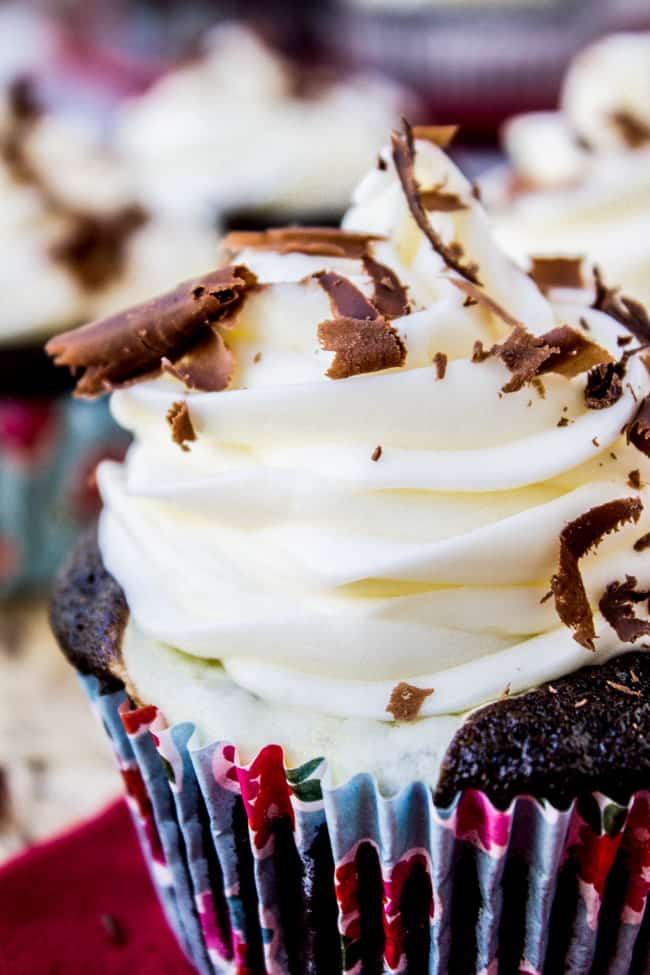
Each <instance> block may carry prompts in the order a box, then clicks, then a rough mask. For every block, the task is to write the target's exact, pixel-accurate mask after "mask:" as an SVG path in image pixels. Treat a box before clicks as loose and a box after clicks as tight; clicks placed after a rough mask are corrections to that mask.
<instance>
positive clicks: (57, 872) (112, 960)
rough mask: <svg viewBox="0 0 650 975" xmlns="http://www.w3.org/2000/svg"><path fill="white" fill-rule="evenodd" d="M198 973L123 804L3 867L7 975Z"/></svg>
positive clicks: (1, 969)
mask: <svg viewBox="0 0 650 975" xmlns="http://www.w3.org/2000/svg"><path fill="white" fill-rule="evenodd" d="M134 972H137V973H138V975H196V973H195V972H194V969H193V968H192V967H191V966H190V965H189V963H188V962H187V961H186V960H185V958H184V956H183V954H182V953H181V950H180V948H179V947H178V946H177V944H176V941H175V939H174V936H173V934H172V933H171V931H170V930H169V928H168V927H167V924H166V923H165V920H164V918H163V915H162V912H161V909H160V907H159V905H158V901H157V900H156V895H155V893H154V890H153V888H152V885H151V880H150V879H149V874H148V872H147V868H146V866H145V863H144V860H143V858H142V854H141V853H140V849H139V846H138V841H137V838H136V835H135V832H134V829H133V825H132V823H131V819H130V816H129V812H128V810H127V808H126V804H125V803H124V802H123V801H120V802H116V803H114V804H113V805H112V806H109V808H108V809H107V810H106V811H105V812H103V813H101V814H100V815H99V816H97V817H96V818H95V819H93V820H91V821H90V822H88V823H85V824H84V825H83V826H81V827H80V828H79V829H76V830H74V831H73V832H70V833H67V834H65V835H64V836H62V837H60V838H59V839H55V840H53V841H51V842H49V843H45V844H43V845H41V846H37V847H34V848H33V849H32V850H29V851H28V852H27V853H24V854H22V855H21V856H19V857H18V858H17V859H15V860H13V861H12V862H11V863H9V864H8V865H7V866H5V867H3V868H2V869H0V975H91V973H92V975H133V973H134Z"/></svg>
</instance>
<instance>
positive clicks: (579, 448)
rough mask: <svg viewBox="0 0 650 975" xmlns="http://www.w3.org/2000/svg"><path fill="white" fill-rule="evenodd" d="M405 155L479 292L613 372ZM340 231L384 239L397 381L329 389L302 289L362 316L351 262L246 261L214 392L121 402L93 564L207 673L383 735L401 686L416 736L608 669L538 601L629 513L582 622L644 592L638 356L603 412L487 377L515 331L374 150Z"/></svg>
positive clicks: (319, 303) (420, 148)
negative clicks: (609, 517) (177, 436)
mask: <svg viewBox="0 0 650 975" xmlns="http://www.w3.org/2000/svg"><path fill="white" fill-rule="evenodd" d="M415 147H416V176H417V179H418V181H419V184H420V187H421V188H422V189H423V190H426V189H431V188H433V187H438V188H440V187H442V190H440V189H439V191H440V192H444V193H445V194H446V195H447V197H454V198H456V199H457V200H458V201H460V203H461V206H462V208H460V209H459V208H458V207H456V206H452V208H451V209H448V210H447V212H440V211H438V210H436V211H432V212H430V213H429V214H428V217H429V219H430V221H431V226H432V228H434V229H435V231H436V232H437V234H438V236H439V238H441V239H442V240H443V241H444V242H445V243H446V244H447V245H449V244H452V243H454V242H456V243H459V244H460V245H461V246H462V248H463V249H464V254H465V258H466V259H468V260H471V261H473V262H476V263H477V264H478V274H479V276H480V280H481V282H482V285H483V289H484V292H485V293H486V294H487V295H489V296H490V297H491V298H492V299H493V300H494V301H496V302H498V303H499V304H500V305H501V306H502V307H503V308H505V309H507V311H508V312H509V314H510V315H511V316H513V317H514V318H516V319H519V320H520V321H521V322H523V323H525V325H526V327H527V328H528V329H529V331H530V332H533V333H535V334H537V335H539V334H542V333H544V332H547V331H548V330H549V329H551V328H553V327H555V326H556V325H565V324H568V325H570V326H572V327H573V328H574V329H575V330H576V331H578V332H580V333H581V334H584V335H585V336H587V337H588V338H589V339H591V340H592V341H593V342H597V343H598V344H599V345H601V346H602V347H604V348H605V349H607V350H608V351H609V353H610V354H611V356H612V358H614V359H618V358H619V357H620V355H621V348H620V347H619V345H618V343H617V338H618V337H619V336H620V337H622V339H623V341H624V342H627V341H628V339H629V336H628V334H627V333H626V332H625V329H624V328H623V327H622V326H620V325H619V324H618V323H617V322H616V321H614V320H613V319H611V318H609V317H608V316H606V315H604V314H603V313H602V312H599V311H595V310H592V309H589V308H588V305H589V302H590V297H591V296H590V294H589V293H588V292H586V291H568V290H564V291H562V292H554V295H553V296H554V297H556V298H561V299H562V303H557V302H553V303H551V302H550V301H549V300H547V298H546V297H545V296H544V295H543V294H542V293H541V292H540V291H539V290H538V288H537V286H536V285H535V283H534V282H533V281H532V280H531V279H530V278H529V277H528V276H527V275H526V274H524V273H523V272H522V271H521V270H519V268H518V267H516V266H515V265H514V264H513V263H512V262H511V261H510V260H509V259H508V258H507V257H506V256H505V255H504V254H503V252H502V251H501V250H500V249H499V247H498V246H497V245H496V243H495V241H494V239H493V236H492V232H491V229H490V225H489V221H488V218H487V216H486V214H485V212H484V211H483V208H482V207H481V205H480V204H479V203H478V202H477V200H476V199H475V197H474V196H473V194H472V188H471V186H470V184H469V183H468V182H467V181H466V180H465V178H464V177H463V176H462V175H461V174H460V172H459V171H458V170H457V169H456V168H455V167H454V166H453V165H452V164H451V162H450V161H449V159H448V158H447V157H446V155H445V154H444V152H443V151H442V150H441V149H439V148H438V147H437V146H435V145H434V144H432V143H431V142H429V141H420V140H418V141H417V142H416V143H415ZM344 227H345V228H346V229H347V230H349V231H360V232H364V233H369V234H376V235H378V236H379V237H380V238H382V239H380V240H378V241H376V242H374V243H372V244H371V245H370V248H369V249H370V251H371V252H372V255H373V257H374V258H375V260H376V261H378V262H380V263H382V264H384V265H386V266H387V267H388V268H390V269H391V271H392V272H393V273H394V274H396V275H397V277H398V279H399V281H400V282H401V283H402V284H403V285H405V286H407V288H408V295H409V299H410V303H411V311H410V314H407V315H404V316H402V317H399V318H395V319H393V320H392V323H391V324H392V326H393V327H394V328H395V329H396V330H397V331H398V333H399V336H400V337H401V339H402V340H403V342H404V345H405V346H406V350H407V351H406V360H405V362H404V364H403V366H401V367H398V368H393V369H388V370H384V371H380V372H374V373H366V374H363V375H357V376H352V377H349V378H345V379H340V380H331V379H329V378H327V376H326V375H325V374H326V371H327V370H328V368H329V367H330V366H331V363H332V359H333V354H332V353H331V352H327V351H325V350H324V349H323V348H322V347H321V346H320V344H319V341H318V325H319V323H321V322H323V321H324V320H326V319H330V318H331V317H332V310H331V307H330V300H329V297H328V295H327V294H326V292H325V290H324V288H323V286H322V284H321V283H320V282H319V280H317V279H315V278H314V277H313V275H314V274H315V273H316V272H319V271H322V270H324V269H327V270H330V271H335V272H337V273H338V274H339V275H343V276H345V277H347V278H349V279H350V280H351V281H352V282H353V283H354V284H355V285H356V286H357V287H358V288H359V289H361V290H362V291H363V293H364V294H365V295H366V296H368V297H372V295H373V293H374V286H375V284H374V282H373V281H372V280H371V278H370V277H369V276H368V274H367V271H366V269H365V268H364V265H363V263H362V261H361V260H360V259H352V258H345V257H324V256H316V255H313V254H311V255H308V254H303V253H286V254H281V253H279V252H278V251H273V250H263V249H257V248H254V247H249V248H246V247H244V248H243V249H241V250H240V251H239V252H238V253H237V254H236V258H234V259H235V260H236V262H237V263H238V264H244V265H246V266H247V267H248V268H249V269H250V270H251V271H253V272H254V274H255V275H256V276H257V279H258V286H257V287H256V288H255V289H253V291H252V292H251V293H249V294H248V295H247V296H246V299H245V301H244V302H243V305H242V308H241V311H240V312H239V317H238V318H237V320H236V322H235V323H234V327H233V328H232V329H230V330H229V331H228V334H227V341H228V344H229V346H230V347H231V349H232V350H233V352H234V356H235V361H236V372H235V375H234V376H233V379H232V382H231V384H230V386H229V388H228V389H226V390H224V391H222V392H218V393H200V392H188V391H187V390H185V389H184V388H183V387H182V385H181V384H180V383H179V382H178V381H176V380H174V379H172V378H170V377H168V376H164V377H162V378H159V379H156V380H153V381H147V382H141V383H139V384H137V385H134V386H133V387H131V388H128V389H124V390H121V391H119V392H117V393H115V394H114V395H113V399H112V408H113V411H114V414H115V416H116V417H117V419H118V420H119V422H120V423H121V424H122V425H124V426H125V427H126V428H128V429H129V430H132V431H133V433H134V435H135V442H134V445H133V447H132V448H131V450H130V452H129V455H128V457H127V460H126V462H125V463H124V464H123V465H115V464H106V465H104V466H103V467H102V468H101V471H100V487H101V491H102V496H103V499H104V505H105V507H104V512H103V515H102V519H101V525H100V545H101V550H102V555H103V558H104V560H105V563H106V565H107V567H108V569H109V571H110V572H111V573H113V574H114V575H115V577H116V578H117V579H118V580H119V582H120V583H121V584H122V586H123V587H124V589H125V592H126V595H127V598H128V602H129V606H130V608H131V611H132V615H133V620H134V622H135V624H136V625H137V627H138V629H139V630H140V631H142V632H144V633H145V634H146V635H148V636H150V637H153V638H154V639H156V640H159V641H163V642H165V643H169V644H172V645H173V646H176V647H178V648H180V649H181V650H183V651H185V652H187V653H188V654H191V655H195V656H198V657H206V658H213V659H219V660H221V661H222V663H223V666H224V668H225V670H226V671H227V673H228V675H229V676H230V677H231V678H232V679H233V680H234V681H235V682H236V683H237V684H238V685H239V686H241V687H242V688H245V689H248V690H250V691H252V692H253V693H254V694H257V695H259V696H260V697H262V698H265V699H266V700H268V701H271V702H276V703H278V704H281V705H285V706H288V707H292V706H298V707H303V708H310V709H313V710H315V711H319V712H322V713H326V714H333V715H341V716H346V717H347V716H358V717H367V718H374V719H378V720H389V719H390V716H389V715H388V714H387V713H386V706H387V704H388V702H389V699H390V695H391V691H392V689H393V687H394V686H395V684H396V683H397V682H399V681H406V682H408V683H411V684H413V685H415V686H418V687H420V688H433V689H434V693H433V694H431V695H429V696H428V697H426V699H425V700H424V703H423V705H422V708H421V711H420V714H421V716H427V715H437V714H447V713H451V712H461V711H464V710H466V709H468V708H471V707H472V706H475V705H477V704H479V703H481V702H484V701H487V700H489V699H492V698H495V697H498V696H499V695H500V694H501V693H502V692H503V691H504V689H506V688H509V689H510V690H511V691H512V692H516V691H520V690H523V689H525V688H529V687H531V686H534V685H536V684H538V683H539V682H540V681H541V680H543V679H545V678H550V677H555V676H557V675H560V674H562V673H566V672H569V671H571V670H573V669H576V668H578V667H579V666H581V665H583V664H585V663H588V662H592V661H593V660H594V659H596V660H599V659H604V658H606V657H607V656H608V655H611V654H612V653H614V652H617V651H619V650H620V649H621V641H620V640H619V639H618V637H617V636H616V634H615V633H614V632H613V630H612V629H610V627H609V626H608V625H607V624H606V623H605V622H604V620H603V619H602V618H601V617H600V616H599V615H598V614H597V613H596V631H597V639H596V652H595V654H591V653H589V652H588V651H586V650H585V649H584V648H583V647H581V646H579V645H578V644H577V643H576V642H575V641H574V640H573V639H572V633H571V631H570V630H569V629H568V628H566V627H565V626H563V625H562V624H561V623H560V621H559V619H558V616H557V614H556V612H555V608H554V605H553V601H552V600H546V601H543V597H544V595H545V594H546V593H547V591H548V589H549V583H550V579H551V577H552V575H553V573H554V572H555V571H556V569H557V563H558V554H559V535H560V532H561V530H562V528H563V527H564V525H565V524H566V523H567V522H569V521H571V520H572V519H574V518H576V517H578V516H579V515H580V514H582V513H583V512H585V511H586V510H588V509H590V508H592V507H594V506H596V505H599V504H603V503H605V502H607V501H609V500H612V499H615V498H621V497H630V496H634V495H640V496H642V497H643V499H644V500H645V501H646V511H644V513H643V514H642V517H641V520H640V521H639V523H638V524H637V525H635V526H631V527H626V528H623V529H622V530H621V531H619V532H617V533H615V534H612V535H611V536H610V537H608V538H606V539H605V540H604V541H603V542H602V544H601V545H600V547H599V548H598V550H597V552H596V553H595V554H593V555H590V556H588V557H586V558H585V559H584V560H583V563H582V568H583V576H584V580H585V585H586V589H587V593H588V595H589V598H590V600H591V603H592V606H594V607H597V604H598V599H599V597H600V596H601V594H602V593H603V591H604V589H605V587H606V585H607V584H608V583H610V582H611V581H612V580H615V579H624V578H625V576H626V574H630V575H634V576H636V577H637V579H638V582H639V586H640V587H644V588H647V587H648V586H649V585H650V567H649V566H648V559H647V555H644V554H643V553H641V552H636V551H635V550H634V549H633V543H634V541H635V540H636V539H637V538H638V537H639V536H640V535H642V534H644V533H645V532H647V531H648V530H649V529H650V514H648V512H650V488H646V487H645V484H647V483H650V462H648V460H647V458H646V457H645V456H643V455H642V454H641V453H640V452H639V451H637V450H636V449H635V448H633V447H631V446H626V445H625V443H624V440H623V437H622V436H621V430H622V429H623V427H624V426H625V425H626V424H627V423H628V422H629V421H630V420H631V419H632V417H633V416H634V415H635V413H636V411H637V409H638V402H639V401H640V400H641V399H642V398H643V397H644V396H645V395H646V394H647V393H648V391H649V390H650V377H649V375H648V372H647V370H646V367H645V365H644V364H643V362H642V361H641V359H640V357H639V356H638V355H636V356H632V357H631V358H630V360H629V362H628V365H627V373H626V376H625V386H624V389H623V392H622V395H621V396H620V398H619V399H618V401H617V402H616V403H615V404H614V405H612V406H610V407H609V408H605V409H599V410H589V409H587V407H586V405H585V397H584V390H585V383H586V374H584V373H583V374H581V375H579V376H576V377H575V378H573V379H569V378H566V377H564V376H562V375H558V374H554V373H549V374H547V375H544V377H543V384H542V385H541V386H539V385H538V386H537V387H535V386H533V385H530V384H527V385H524V386H523V388H522V389H520V390H519V391H518V392H513V393H503V392H502V388H503V387H504V385H505V384H507V383H508V380H509V379H510V378H511V373H510V372H509V371H508V369H507V368H506V366H505V365H504V364H503V362H502V361H501V360H500V359H499V358H498V357H495V356H492V357H489V358H487V359H485V361H481V362H477V361H472V354H473V350H474V346H475V343H476V342H477V341H481V342H482V343H483V344H484V346H485V347H486V348H490V347H491V346H492V345H493V344H494V343H495V342H502V341H503V340H504V338H506V337H507V336H508V335H509V333H510V331H511V328H510V326H508V325H506V324H505V323H504V322H503V321H502V319H501V318H500V317H499V316H497V315H495V314H492V313H490V312H489V311H488V310H487V309H486V308H485V307H484V305H483V304H482V303H481V304H473V303H472V302H471V301H468V300H467V298H466V295H465V294H464V293H463V292H462V291H460V290H459V288H458V287H457V286H455V285H454V283H453V281H452V278H454V277H457V275H455V274H454V273H452V272H450V271H449V269H448V268H447V267H446V266H445V263H444V261H443V259H442V258H441V257H440V256H439V255H438V253H436V252H435V251H434V249H433V248H432V246H431V244H430V242H429V241H428V240H427V239H426V238H425V236H424V234H423V233H422V232H421V230H420V229H418V227H417V226H416V224H415V222H414V220H413V218H412V216H411V214H410V212H409V209H408V206H407V203H406V200H405V196H404V193H403V190H402V187H401V185H400V182H399V180H398V178H397V174H396V171H395V168H394V165H393V162H392V159H391V158H390V155H389V153H388V152H384V154H383V161H382V164H381V167H380V168H378V169H376V170H374V171H373V172H372V173H370V174H369V175H368V176H367V177H366V179H365V180H364V181H363V182H362V184H361V186H360V187H359V189H358V190H357V192H356V194H355V197H354V202H353V205H352V207H351V209H350V210H349V211H348V213H347V216H346V218H345V221H344ZM231 324H232V323H231ZM633 345H634V343H632V345H630V344H628V345H626V349H628V350H629V349H630V348H632V347H633ZM438 353H442V354H444V356H446V357H447V361H446V369H445V368H443V369H442V370H441V369H440V368H439V365H440V362H441V357H440V356H438V359H437V362H438V367H436V366H435V365H433V364H432V363H433V359H434V357H436V354H438ZM441 372H444V375H443V376H442V378H439V377H440V374H441ZM179 400H184V401H185V402H186V404H187V409H188V411H189V415H190V417H191V422H192V425H193V429H194V431H195V433H196V440H193V441H192V442H191V443H189V444H187V445H186V446H189V448H190V449H189V450H187V451H183V450H180V449H179V446H178V444H177V443H174V442H173V441H172V438H171V436H170V431H169V427H168V425H167V423H166V420H165V416H166V413H167V411H168V409H169V407H170V406H171V404H172V403H174V402H178V401H179ZM378 446H380V447H381V451H380V452H378V451H377V450H376V448H377V447H378ZM633 469H635V470H638V471H639V477H640V480H641V482H642V485H643V486H642V487H640V488H639V489H638V490H636V489H634V488H632V487H630V486H629V485H628V483H627V482H628V475H629V472H630V471H631V470H633Z"/></svg>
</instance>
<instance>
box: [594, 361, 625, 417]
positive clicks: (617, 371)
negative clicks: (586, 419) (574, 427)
mask: <svg viewBox="0 0 650 975" xmlns="http://www.w3.org/2000/svg"><path fill="white" fill-rule="evenodd" d="M624 371H625V368H624V365H623V363H620V362H603V363H601V364H600V365H598V366H594V367H593V369H592V370H591V371H590V372H589V375H588V376H587V385H586V386H585V403H586V405H587V407H588V409H590V410H604V409H608V408H609V407H610V406H613V405H614V403H617V402H618V401H619V399H620V398H621V396H622V395H623V383H622V382H621V376H622V375H624Z"/></svg>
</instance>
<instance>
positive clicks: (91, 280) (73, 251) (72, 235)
mask: <svg viewBox="0 0 650 975" xmlns="http://www.w3.org/2000/svg"><path fill="white" fill-rule="evenodd" d="M68 216H69V217H70V226H69V227H68V229H67V231H66V233H65V235H64V236H63V237H62V238H61V239H60V240H58V241H56V242H55V243H54V244H53V245H52V246H51V247H50V251H49V253H50V257H51V258H52V259H53V260H55V261H58V262H59V263H61V264H64V265H65V266H66V267H67V268H68V270H69V271H70V272H71V273H72V274H73V275H74V276H75V277H76V278H77V280H78V281H79V283H80V284H81V286H82V287H84V288H86V289H87V290H88V291H93V290H96V289H98V288H102V287H104V286H105V285H106V284H108V282H109V281H111V280H113V278H116V277H118V276H119V275H120V274H121V273H122V271H123V270H124V265H125V262H126V247H125V244H126V241H127V240H128V238H129V237H130V236H131V234H132V233H133V232H134V231H135V230H137V229H138V228H139V227H141V226H142V225H143V224H144V223H146V221H147V214H146V212H145V211H144V210H143V208H142V207H140V206H138V205H137V204H132V205H130V206H126V207H123V208H122V209H121V210H117V211H116V212H115V213H111V214H101V215H100V214H92V213H72V212H70V213H69V214H68Z"/></svg>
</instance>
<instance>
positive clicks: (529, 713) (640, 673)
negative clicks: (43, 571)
mask: <svg viewBox="0 0 650 975" xmlns="http://www.w3.org/2000/svg"><path fill="white" fill-rule="evenodd" d="M127 619H128V606H127V603H126V600H125V597H124V593H123V592H122V590H121V588H120V586H119V585H118V583H117V582H116V581H115V580H114V579H113V577H112V576H111V575H110V574H109V573H108V572H107V571H106V569H105V568H104V565H103V562H102V559H101V555H100V552H99V548H98V545H97V539H96V537H95V535H94V533H93V534H88V535H86V536H85V537H84V538H82V539H81V541H80V542H79V543H78V545H77V547H76V549H75V551H74V552H73V554H72V556H71V557H70V558H69V560H68V562H67V563H66V564H65V565H64V566H63V568H62V570H61V571H60V573H59V575H58V578H57V581H56V584H55V587H54V591H53V595H52V602H51V621H52V627H53V629H54V632H55V634H56V637H57V639H58V641H59V643H60V645H61V647H62V649H63V651H64V653H65V654H66V656H67V657H68V659H69V660H70V662H71V663H72V665H73V666H74V667H76V669H77V670H78V671H79V672H80V673H82V674H86V675H88V674H92V675H94V676H96V677H97V678H98V680H99V681H100V684H101V686H102V687H103V688H105V689H106V690H112V689H116V688H118V687H120V686H121V681H120V677H119V674H120V672H121V670H122V665H121V637H122V633H123V630H124V627H125V625H126V622H127ZM585 658H586V659H588V653H587V652H585ZM153 703H155V702H153ZM649 786H650V652H648V651H647V650H634V651H630V652H629V653H625V654H622V655H620V656H618V657H616V658H614V659H613V660H611V661H609V662H608V663H606V664H603V665H602V666H586V667H584V668H582V669H581V670H579V671H577V672H576V673H573V674H570V675H568V676H567V677H562V678H560V679H558V680H555V681H552V682H551V683H546V684H543V685H541V686H540V687H539V688H537V689H536V690H533V691H529V692H527V693H525V694H522V695H520V696H517V697H513V698H510V699H506V700H501V701H496V702H494V703H492V704H489V705H487V706H486V707H483V708H481V709H480V710H479V711H476V712H475V713H474V714H473V715H471V716H470V717H469V718H468V719H467V721H465V723H464V724H463V725H462V727H461V728H460V729H459V730H458V732H457V733H456V735H455V737H454V739H453V740H452V742H451V744H450V746H449V748H448V750H447V753H446V755H445V758H444V761H443V763H442V770H441V774H440V779H439V782H438V786H437V789H436V793H435V799H436V802H437V803H438V804H439V805H441V806H446V805H449V804H450V803H451V802H452V801H453V799H454V796H455V795H456V794H457V793H458V792H460V791H462V790H464V789H468V788H473V789H479V790H481V791H483V792H485V793H486V794H487V795H488V796H489V797H490V799H491V800H492V801H493V802H494V803H495V804H496V805H498V806H500V807H505V806H507V805H508V804H509V802H510V801H511V800H512V799H513V798H514V797H515V796H517V795H523V794H528V795H534V796H536V797H538V798H540V799H547V800H550V801H551V802H553V804H554V805H556V806H564V805H567V804H568V803H570V802H571V800H572V799H574V798H575V797H576V796H577V795H580V794H583V793H590V792H595V791H599V792H603V793H604V794H605V795H607V796H609V797H610V798H612V799H615V800H618V801H619V802H626V801H627V799H628V797H629V796H630V795H631V794H632V793H633V792H634V791H636V790H638V789H644V788H648V787H649Z"/></svg>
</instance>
